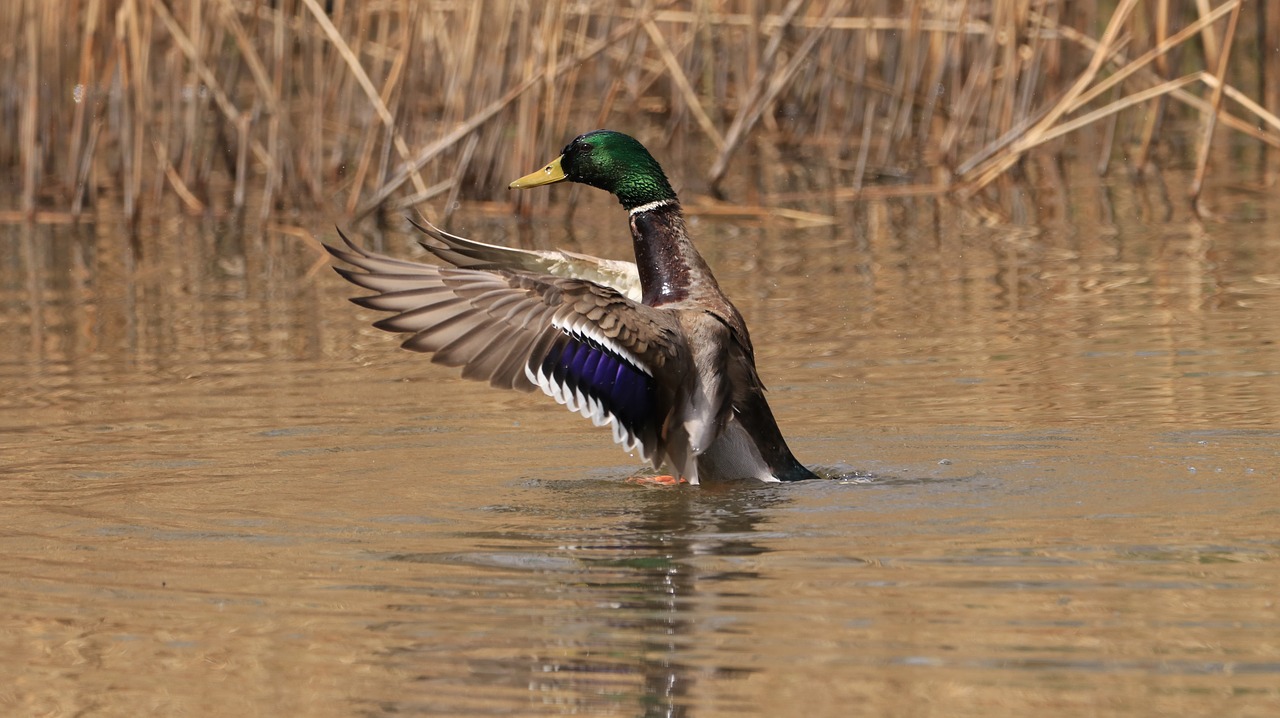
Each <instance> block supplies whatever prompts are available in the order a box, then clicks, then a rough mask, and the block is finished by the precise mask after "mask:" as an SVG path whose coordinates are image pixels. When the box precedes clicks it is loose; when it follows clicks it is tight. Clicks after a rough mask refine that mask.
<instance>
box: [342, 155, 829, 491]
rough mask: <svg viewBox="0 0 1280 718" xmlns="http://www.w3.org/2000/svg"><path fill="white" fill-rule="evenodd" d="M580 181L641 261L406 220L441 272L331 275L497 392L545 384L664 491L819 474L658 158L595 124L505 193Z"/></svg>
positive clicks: (354, 261) (368, 262)
mask: <svg viewBox="0 0 1280 718" xmlns="http://www.w3.org/2000/svg"><path fill="white" fill-rule="evenodd" d="M559 182H577V183H580V184H585V185H588V186H590V187H594V188H597V189H601V190H604V191H606V192H609V193H611V194H612V195H613V196H614V197H615V198H617V200H618V201H619V202H620V203H621V205H622V207H623V209H624V210H626V212H627V216H628V222H629V226H630V232H631V240H632V249H633V251H634V254H635V262H634V263H632V262H625V261H619V260H606V259H600V258H597V257H592V256H589V255H584V254H579V253H574V252H567V251H562V250H550V251H548V250H525V249H514V248H509V247H502V246H499V245H493V244H487V243H484V242H479V241H476V240H471V239H467V238H464V237H460V236H458V235H454V234H451V233H448V232H445V231H444V230H441V229H439V228H438V227H435V226H434V225H432V224H430V223H429V222H425V221H424V222H422V223H418V222H413V221H412V220H410V222H411V223H412V224H413V225H414V226H415V227H417V228H418V229H419V230H420V231H421V232H423V233H424V235H426V237H427V239H423V240H420V244H421V245H422V246H423V247H424V248H425V249H426V250H427V251H428V252H430V253H431V254H432V255H433V256H434V257H435V258H436V259H438V260H440V261H441V262H442V263H441V264H429V263H424V262H418V261H413V260H407V259H399V258H395V257H392V256H388V255H384V254H380V253H377V252H374V251H371V250H369V249H366V248H364V247H361V246H360V245H358V244H357V243H355V242H353V241H352V240H351V239H349V238H348V237H347V236H346V235H345V234H344V233H342V231H341V230H338V234H339V236H340V237H341V238H342V241H343V245H344V246H342V247H338V246H330V245H325V248H326V249H327V250H328V252H329V253H330V254H331V255H333V257H334V258H335V259H337V260H339V261H340V262H342V263H344V264H345V265H348V266H335V270H336V271H337V272H338V273H339V274H340V275H341V276H342V277H343V278H345V279H346V280H348V281H349V282H351V283H352V284H354V285H356V286H358V287H361V288H363V289H366V290H370V291H372V292H374V294H372V295H367V296H360V297H355V298H353V299H352V300H351V301H353V302H354V303H356V304H357V305H359V306H362V307H366V308H369V309H373V310H377V311H382V312H390V313H391V316H389V317H387V318H384V319H382V320H380V321H378V322H376V323H375V324H374V326H375V327H377V328H378V329H382V330H385V331H388V332H393V333H400V334H405V335H408V337H407V338H406V339H404V341H403V343H402V344H401V346H402V347H403V348H405V349H408V350H411V351H415V352H423V353H426V354H430V355H431V360H432V361H434V362H436V363H438V364H442V365H445V366H450V367H460V368H461V370H462V372H461V373H462V376H463V377H464V378H466V379H472V380H477V381H485V382H488V383H489V384H490V386H493V387H496V388H501V389H512V390H520V391H525V392H535V391H538V390H541V392H542V393H543V394H546V395H547V396H550V397H551V398H552V399H554V400H555V401H556V402H558V403H560V404H562V405H564V406H566V407H567V408H568V409H569V410H571V411H576V412H578V413H580V414H581V415H582V416H583V417H586V418H587V419H590V420H591V421H592V423H594V424H595V425H597V426H609V427H610V428H611V429H612V432H613V440H614V442H615V443H617V444H619V445H621V446H622V448H623V449H625V450H626V451H629V452H632V453H635V454H638V455H639V456H640V457H641V459H642V460H643V461H646V462H648V463H650V464H651V465H652V467H653V469H654V470H656V471H661V470H662V469H663V468H664V467H669V469H670V470H671V471H672V472H673V473H672V474H671V475H669V476H668V475H663V476H660V477H658V478H657V479H655V481H657V482H658V483H668V484H675V483H684V482H687V483H688V484H690V485H697V484H699V483H702V482H708V483H714V482H724V481H733V480H750V479H754V480H758V481H763V482H783V481H799V480H805V479H815V478H818V477H817V476H816V475H815V474H814V473H813V472H812V471H810V470H809V469H808V468H806V467H805V466H804V465H803V464H801V463H800V462H799V461H798V460H796V458H795V456H794V455H793V454H792V453H791V450H790V449H789V448H788V446H787V443H786V441H785V440H784V439H783V436H782V432H781V430H779V428H778V424H777V421H776V420H775V419H774V416H773V412H772V411H771V410H770V408H769V404H768V402H767V401H766V399H765V386H764V384H763V382H762V381H761V379H760V375H759V372H758V371H757V370H756V362H755V350H754V348H753V346H752V343H751V337H750V334H749V333H748V332H747V324H746V322H745V321H744V320H743V318H742V314H741V313H740V312H739V311H738V309H737V308H736V307H735V306H734V305H733V303H732V302H731V301H729V298H728V297H727V296H726V295H725V294H724V292H723V291H722V290H721V289H720V285H719V284H718V283H717V282H716V279H715V276H714V275H713V274H712V272H711V269H710V267H709V266H708V265H707V262H706V261H705V260H704V259H703V258H702V255H700V254H699V253H698V250H697V249H696V248H695V247H694V244H693V241H692V240H691V239H690V237H689V234H688V230H687V227H686V225H685V219H684V210H683V208H682V207H681V204H680V200H679V198H678V197H677V195H676V193H675V191H674V190H673V189H672V187H671V183H670V181H669V180H668V179H667V176H666V174H665V173H664V172H663V170H662V167H661V166H660V165H659V164H658V162H657V161H656V160H655V159H654V158H653V155H652V154H650V152H649V151H648V150H647V149H646V148H645V147H644V145H642V144H641V143H640V142H639V141H637V140H636V139H635V138H633V137H631V136H629V135H626V134H623V133H621V132H616V131H613V130H595V131H592V132H587V133H585V134H582V135H579V136H578V137H576V138H574V139H573V140H572V141H571V142H569V144H568V145H566V146H565V148H564V150H563V151H562V152H561V153H560V155H559V156H557V157H556V158H555V159H554V160H552V161H551V162H549V163H547V164H546V165H545V166H543V167H542V168H541V169H538V170H535V171H534V172H531V173H529V174H527V175H525V176H523V177H521V178H519V179H517V180H515V181H514V182H512V183H511V184H510V188H511V189H529V188H534V187H541V186H544V185H550V184H555V183H559Z"/></svg>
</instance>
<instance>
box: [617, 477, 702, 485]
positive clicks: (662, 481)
mask: <svg viewBox="0 0 1280 718" xmlns="http://www.w3.org/2000/svg"><path fill="white" fill-rule="evenodd" d="M627 483H629V484H636V485H638V486H679V485H680V484H687V483H689V481H688V479H685V478H679V479H677V478H676V477H674V476H670V475H664V476H632V477H631V478H629V479H627Z"/></svg>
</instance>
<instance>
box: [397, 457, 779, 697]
mask: <svg viewBox="0 0 1280 718" xmlns="http://www.w3.org/2000/svg"><path fill="white" fill-rule="evenodd" d="M539 488H541V489H545V490H547V491H549V492H550V493H552V494H562V495H563V496H561V497H556V496H553V497H552V500H553V501H559V500H563V503H560V504H559V505H558V506H545V505H543V506H533V507H530V506H528V505H526V504H520V505H499V506H492V507H490V508H489V510H490V511H494V512H497V513H498V514H500V515H502V516H503V517H504V520H507V521H508V522H510V521H511V520H512V519H518V520H521V521H527V522H529V523H531V524H534V525H539V524H544V523H551V524H552V528H551V529H542V530H539V529H537V528H534V529H520V530H515V529H508V530H501V531H484V532H481V533H479V534H472V535H468V536H467V538H470V539H473V540H475V541H476V542H477V543H482V544H485V545H487V546H489V547H490V548H489V549H488V550H486V551H478V552H466V553H461V554H459V553H445V554H440V553H425V554H416V553H409V554H393V555H390V556H387V557H386V560H389V561H396V562H408V563H412V564H417V565H422V566H423V567H424V569H425V575H424V580H426V581H429V580H430V579H428V578H426V575H429V574H430V573H431V572H432V570H433V568H434V567H438V566H440V565H442V564H443V565H466V566H471V567H472V568H477V569H480V570H481V571H482V575H483V573H484V572H485V571H489V572H494V571H496V572H499V574H500V575H501V576H502V578H496V579H492V580H490V581H487V582H484V583H481V584H479V585H478V586H477V590H476V591H475V592H474V594H475V595H474V596H473V598H474V600H476V601H479V602H484V601H492V600H494V599H495V598H496V597H498V596H500V595H502V594H503V593H504V592H510V591H517V592H521V593H524V592H527V591H529V590H530V588H533V589H534V590H535V592H541V593H544V594H551V595H548V596H546V600H549V601H555V602H558V603H563V604H566V605H567V606H571V607H572V608H571V609H570V610H569V611H568V612H567V613H566V612H558V611H556V612H544V611H537V612H535V613H534V614H533V615H532V616H531V618H532V620H534V621H536V622H541V623H543V624H544V625H542V626H540V627H539V628H538V629H537V631H536V633H539V634H545V641H546V643H545V644H544V645H532V646H528V647H527V650H517V651H515V655H512V656H510V657H508V658H495V657H492V656H489V655H485V654H484V652H482V651H467V650H466V646H465V645H464V646H461V648H462V649H463V653H464V654H465V653H468V652H471V653H478V654H480V655H475V656H470V657H468V658H467V659H466V663H465V670H466V671H467V672H469V673H470V674H472V675H474V676H483V677H484V680H485V682H486V683H488V684H489V685H490V686H491V687H492V686H504V687H505V688H507V689H508V690H510V691H512V692H513V693H519V692H521V691H529V692H532V693H533V694H534V695H535V696H539V697H541V698H540V700H535V702H542V703H545V704H549V705H551V704H553V705H556V706H560V707H562V708H564V709H565V710H567V711H571V712H576V711H578V710H583V711H590V710H591V709H593V708H608V707H615V708H618V709H620V710H622V711H623V712H624V714H626V715H653V716H683V715H690V714H691V707H690V705H689V701H688V698H689V696H690V692H691V690H692V689H693V687H694V686H695V685H696V684H697V682H698V681H699V679H700V678H701V679H706V680H709V681H716V682H718V681H726V680H735V679H740V678H742V677H744V676H746V675H747V674H749V673H751V672H752V671H753V670H755V669H753V668H748V667H744V666H735V665H732V664H721V663H717V662H715V661H708V651H709V648H710V647H714V646H715V645H716V643H717V635H719V634H731V633H733V632H734V631H735V623H736V619H735V618H734V616H735V615H739V614H742V613H744V612H746V613H749V612H752V611H755V610H758V609H759V608H760V607H761V606H762V605H763V603H764V601H763V597H762V596H757V595H755V594H754V593H753V590H752V584H753V582H754V581H755V580H757V579H759V578H760V576H759V573H758V571H757V570H756V569H755V568H754V567H753V563H752V561H751V557H756V556H760V555H762V554H764V553H765V552H766V551H767V549H766V548H764V547H763V546H761V545H760V544H759V543H757V542H756V541H754V540H753V538H754V537H753V534H754V532H755V531H756V527H757V524H758V523H759V522H760V521H761V520H763V519H764V518H765V517H767V516H768V515H769V511H770V509H771V508H773V507H776V506H778V505H780V504H781V503H785V502H786V501H787V499H786V498H785V492H784V491H781V490H779V489H777V488H762V487H760V486H749V487H748V486H738V487H724V488H721V489H712V490H709V491H697V492H695V491H680V490H674V491H672V490H663V489H652V490H642V489H623V491H626V492H627V493H626V494H624V495H622V496H617V495H615V498H618V499H624V500H625V501H626V503H625V504H624V507H625V514H622V513H621V511H622V509H620V508H619V507H617V506H614V507H608V508H604V509H602V510H600V511H599V512H596V513H595V514H594V515H591V514H587V515H575V516H573V517H567V516H565V515H564V512H563V507H564V506H566V505H568V506H573V505H578V504H579V500H578V499H579V498H580V497H576V496H574V494H579V493H581V492H605V493H609V494H616V493H617V487H616V486H613V485H608V486H602V485H599V484H597V483H596V482H587V483H586V485H583V484H580V483H578V482H571V483H570V484H569V485H567V486H566V485H560V484H548V485H545V486H541V487H539ZM611 517H617V518H619V519H620V520H619V521H618V522H617V523H614V522H612V521H609V520H608V519H610V518H611ZM566 518H572V519H573V520H574V522H575V523H578V525H579V526H583V525H591V524H597V525H598V522H600V521H601V520H604V524H606V525H607V526H608V530H607V531H595V532H590V533H587V532H581V531H575V530H574V529H573V528H570V527H562V528H560V529H558V530H557V529H555V528H554V527H555V525H556V524H557V523H559V522H563V521H564V520H565V519H566ZM513 573H514V574H515V575H516V576H517V578H515V579H512V578H511V576H512V574H513ZM521 573H528V574H530V575H531V578H529V579H528V582H526V581H525V580H521V579H520V578H518V576H519V574H521ZM527 583H531V584H532V585H527ZM445 593H450V592H448V591H446V592H445ZM441 597H442V594H441V593H440V592H437V591H434V590H430V589H428V590H427V591H426V596H424V597H423V599H422V601H421V602H407V603H403V604H397V605H395V606H394V610H395V612H397V613H403V614H409V615H410V616H412V615H414V614H420V613H422V612H424V611H425V612H428V613H432V609H431V604H432V602H434V601H436V600H438V599H440V598H441ZM455 597H456V595H455ZM709 611H710V612H711V613H712V614H715V615H719V616H720V618H717V619H713V620H707V615H708V612H709ZM434 620H435V618H434V616H433V617H432V618H431V619H427V621H426V623H427V624H428V625H426V626H424V625H422V624H420V623H418V622H415V621H414V620H413V619H412V618H403V619H399V620H394V621H390V622H385V623H381V624H378V625H377V626H375V627H374V630H376V631H380V632H387V633H390V634H392V635H394V636H399V637H401V638H404V637H405V636H408V635H413V634H414V633H416V632H418V631H419V630H423V629H425V630H428V631H429V629H430V624H432V623H433V622H434ZM526 630H527V629H526ZM518 642H519V638H518V637H512V638H510V639H509V643H507V645H508V646H510V645H512V644H517V645H518ZM499 643H502V641H499ZM452 648H453V649H454V650H457V649H459V648H460V646H457V645H453V646H452ZM440 650H442V647H441V646H439V645H436V644H435V643H434V642H433V641H418V642H410V643H408V644H407V645H405V646H404V647H402V648H399V649H396V650H394V651H390V652H388V653H387V654H386V655H384V656H383V657H382V659H381V660H386V661H388V662H390V663H392V664H394V666H395V669H396V670H398V671H400V672H410V673H414V672H417V671H422V674H421V675H420V676H419V677H418V678H417V679H416V680H418V681H420V682H421V683H422V685H421V689H422V691H423V694H429V695H430V696H431V698H430V703H431V706H432V707H431V710H432V711H440V712H447V710H448V706H449V705H450V703H449V700H450V697H452V698H453V699H455V700H457V701H459V703H458V704H456V706H455V707H456V708H457V709H462V708H465V707H466V706H467V702H466V701H467V698H466V696H467V695H469V694H471V693H472V691H473V690H474V689H473V688H472V687H471V686H470V683H469V682H468V683H463V684H461V685H457V684H455V685H450V683H451V682H450V681H449V680H448V679H447V678H442V677H439V676H433V675H432V674H431V672H432V669H433V668H435V667H436V666H435V664H436V657H437V654H438V652H439V651H440ZM450 689H452V690H450ZM415 693H417V691H415ZM455 693H456V694H457V695H452V696H451V694H455ZM417 700H423V698H422V695H419V696H418V698H417ZM722 707H723V708H725V709H729V710H736V711H737V712H740V713H750V712H754V711H753V709H752V706H750V705H748V704H743V705H739V706H736V707H735V706H730V705H726V706H722ZM472 708H474V706H472ZM380 710H383V711H387V712H400V711H402V710H411V708H410V707H409V706H399V705H395V706H392V705H386V704H383V705H382V706H381V708H380Z"/></svg>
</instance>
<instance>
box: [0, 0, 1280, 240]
mask: <svg viewBox="0 0 1280 718" xmlns="http://www.w3.org/2000/svg"><path fill="white" fill-rule="evenodd" d="M0 37H3V38H7V40H6V42H7V43H8V44H7V45H5V46H4V48H5V51H4V53H3V54H4V55H6V58H5V62H3V63H0V99H2V100H3V101H2V102H0V167H3V168H6V169H7V170H8V173H9V174H10V176H11V177H12V178H13V179H12V182H13V190H14V191H13V192H12V193H11V196H14V197H16V198H17V199H16V201H15V202H14V203H13V206H12V207H10V208H9V209H10V211H9V212H7V213H6V215H7V216H11V217H12V216H18V217H27V218H30V217H37V216H39V217H40V218H43V219H54V220H56V219H59V218H64V219H65V218H74V217H77V216H79V215H80V214H81V213H82V212H83V211H85V209H86V207H92V206H95V205H99V204H101V203H111V204H112V205H113V206H119V207H120V208H122V209H123V211H124V212H125V213H126V214H127V215H129V216H130V217H137V216H138V215H139V213H140V212H141V210H142V209H143V208H144V207H148V206H162V205H163V206H170V204H171V203H172V202H173V201H174V200H176V201H177V203H179V204H180V205H181V206H182V207H184V208H186V209H187V210H188V211H191V212H194V213H200V212H204V211H206V210H208V209H209V208H211V207H212V208H215V209H223V208H236V209H243V208H245V207H246V206H251V207H254V210H253V211H254V212H255V213H258V214H260V215H261V216H264V217H265V216H269V215H271V214H273V213H276V212H280V211H283V210H290V209H313V208H317V207H319V208H332V209H334V210H337V211H340V212H342V213H345V214H349V215H356V216H363V215H367V214H369V213H371V212H374V211H375V210H379V209H382V210H403V208H405V207H409V206H413V205H415V204H418V203H421V202H424V201H426V200H429V199H432V198H444V197H447V198H448V200H449V201H448V202H446V206H447V207H448V206H452V205H453V200H455V199H458V198H471V199H487V198H491V197H494V196H496V195H497V192H498V191H499V190H500V188H503V187H505V183H506V180H508V179H509V178H511V177H515V176H518V175H520V174H522V173H524V172H525V171H527V170H528V169H529V167H532V166H534V165H536V164H537V163H539V162H541V161H543V160H545V159H546V155H548V154H549V153H550V152H554V150H555V148H558V147H559V146H561V145H562V144H563V143H564V142H565V141H566V140H567V139H568V138H569V137H570V136H572V135H573V134H575V133H577V132H579V131H582V130H586V129H591V128H594V127H597V126H606V125H607V126H611V127H616V128H618V129H622V130H627V131H631V132H633V133H636V134H639V135H641V136H642V137H643V138H644V139H645V140H646V141H648V142H650V143H653V144H655V145H656V146H658V147H661V146H662V145H663V143H667V142H671V141H674V140H673V138H676V137H678V136H680V135H690V134H691V133H692V134H691V139H690V140H689V142H688V143H686V144H691V143H693V142H696V143H697V144H698V145H699V146H703V147H706V148H708V149H709V151H710V153H711V158H710V162H709V163H708V164H704V165H702V167H707V166H708V165H709V169H704V170H702V171H703V172H705V181H706V182H707V185H708V186H709V187H710V188H711V189H712V190H714V189H715V188H716V187H717V186H718V185H719V184H720V183H721V182H722V180H724V179H725V178H726V177H727V176H728V173H730V172H731V170H732V169H733V167H734V162H735V160H737V159H739V158H740V155H741V154H742V153H743V148H744V146H748V145H749V144H750V143H766V144H768V145H770V146H773V147H777V148H779V152H778V156H779V157H782V158H784V159H785V158H787V157H803V158H804V160H803V161H804V162H806V163H809V164H812V163H814V162H822V163H826V164H827V165H828V166H830V167H831V168H834V169H836V170H838V171H839V176H840V177H841V178H842V183H841V184H840V185H838V186H837V187H835V188H834V189H832V190H831V193H832V194H831V196H834V197H836V198H854V197H866V196H892V195H898V194H901V195H920V194H950V195H954V196H958V197H961V198H972V197H974V196H981V197H984V198H990V197H995V198H997V200H998V197H999V195H1000V193H999V192H998V191H996V190H998V188H999V185H1000V184H1001V183H1003V182H1008V181H1014V180H1010V179H1009V177H1010V174H1011V172H1010V171H1011V170H1014V169H1016V168H1018V167H1019V164H1020V161H1021V160H1022V159H1023V158H1024V157H1026V156H1027V155H1028V154H1029V153H1037V152H1040V153H1049V156H1053V155H1054V154H1055V153H1062V154H1063V155H1064V156H1066V157H1068V158H1070V159H1074V160H1077V161H1078V160H1084V161H1088V162H1092V163H1096V164H1097V167H1098V168H1099V170H1100V171H1106V170H1107V169H1108V167H1109V165H1110V164H1111V163H1112V162H1113V161H1114V160H1115V159H1116V158H1117V157H1119V156H1123V157H1124V162H1125V163H1126V164H1127V165H1128V166H1129V167H1130V168H1132V169H1135V170H1147V169H1150V168H1151V167H1153V166H1154V165H1153V163H1154V162H1156V161H1157V160H1158V159H1161V158H1165V159H1167V160H1168V161H1170V162H1179V161H1182V160H1183V159H1184V158H1185V159H1186V161H1187V162H1188V163H1189V164H1191V165H1192V166H1194V170H1195V180H1194V187H1193V189H1192V194H1193V198H1194V197H1198V195H1199V193H1200V188H1201V184H1202V182H1203V179H1204V177H1205V175H1206V172H1207V168H1208V166H1209V163H1210V158H1211V153H1210V150H1211V149H1212V148H1213V146H1214V145H1215V143H1216V144H1219V145H1221V143H1223V142H1224V141H1225V140H1228V139H1232V138H1235V137H1240V138H1247V142H1246V143H1244V144H1243V146H1245V147H1255V148H1263V151H1262V152H1257V151H1256V150H1253V151H1254V152H1255V154H1256V156H1257V157H1258V158H1259V162H1258V166H1259V167H1263V168H1266V169H1267V172H1268V175H1267V176H1266V177H1265V178H1264V181H1267V182H1274V174H1275V167H1276V165H1277V162H1276V160H1275V157H1276V156H1277V153H1276V152H1275V151H1274V148H1277V147H1280V119H1277V115H1280V89H1278V88H1280V13H1277V10H1276V6H1275V5H1274V4H1273V3H1267V2H1261V1H1259V0H1201V1H1200V2H1196V3H1187V2H1170V1H1169V0H1142V1H1141V2H1140V1H1139V0H1119V1H1118V2H1116V3H1115V4H1114V6H1113V5H1112V4H1111V3H1099V2H1096V0H1084V1H1082V2H1065V3H1064V2H1056V1H1054V0H989V1H988V2H971V1H967V0H956V1H955V2H926V1H924V0H920V1H908V2H890V1H889V0H861V1H850V0H718V1H717V0H692V1H688V2H637V3H635V4H634V6H626V7H623V4H621V3H614V2H603V1H599V0H579V1H577V2H565V1H564V0H549V1H548V2H545V3H526V2H516V1H515V0H488V1H481V2H473V1H472V0H437V1H428V0H422V1H417V0H384V1H382V2H367V3H365V2H362V3H356V2H352V1H351V0H330V1H329V2H325V1H324V0H276V1H275V2H253V1H251V0H190V1H187V2H174V1H173V0H167V1H166V0H63V2H46V1H45V0H15V1H14V2H9V3H4V4H3V5H2V6H0ZM1084 129H1088V130H1089V131H1090V132H1092V133H1093V134H1092V135H1091V136H1090V137H1091V140H1092V142H1091V144H1090V145H1088V146H1084V145H1082V144H1079V143H1077V144H1075V145H1074V146H1071V145H1068V144H1067V143H1065V142H1064V139H1065V138H1067V137H1069V136H1072V134H1073V133H1079V132H1081V131H1082V130H1084ZM1171 129H1173V130H1177V131H1178V132H1177V133H1174V132H1171V131H1170V130H1171ZM1228 133H1229V134H1228ZM1173 134H1180V135H1181V136H1183V137H1185V138H1187V139H1188V140H1189V141H1188V142H1187V143H1186V146H1188V147H1189V148H1190V149H1189V150H1188V151H1187V152H1184V153H1180V150H1179V149H1178V147H1176V146H1173V147H1171V146H1168V144H1167V143H1166V144H1165V145H1162V144H1161V139H1162V138H1168V137H1170V136H1171V135H1173ZM1121 148H1123V152H1122V151H1121ZM1013 174H1014V175H1015V176H1016V174H1017V173H1016V172H1015V173H1013ZM993 188H994V189H993ZM997 206H998V201H997ZM37 213H39V214H37Z"/></svg>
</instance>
